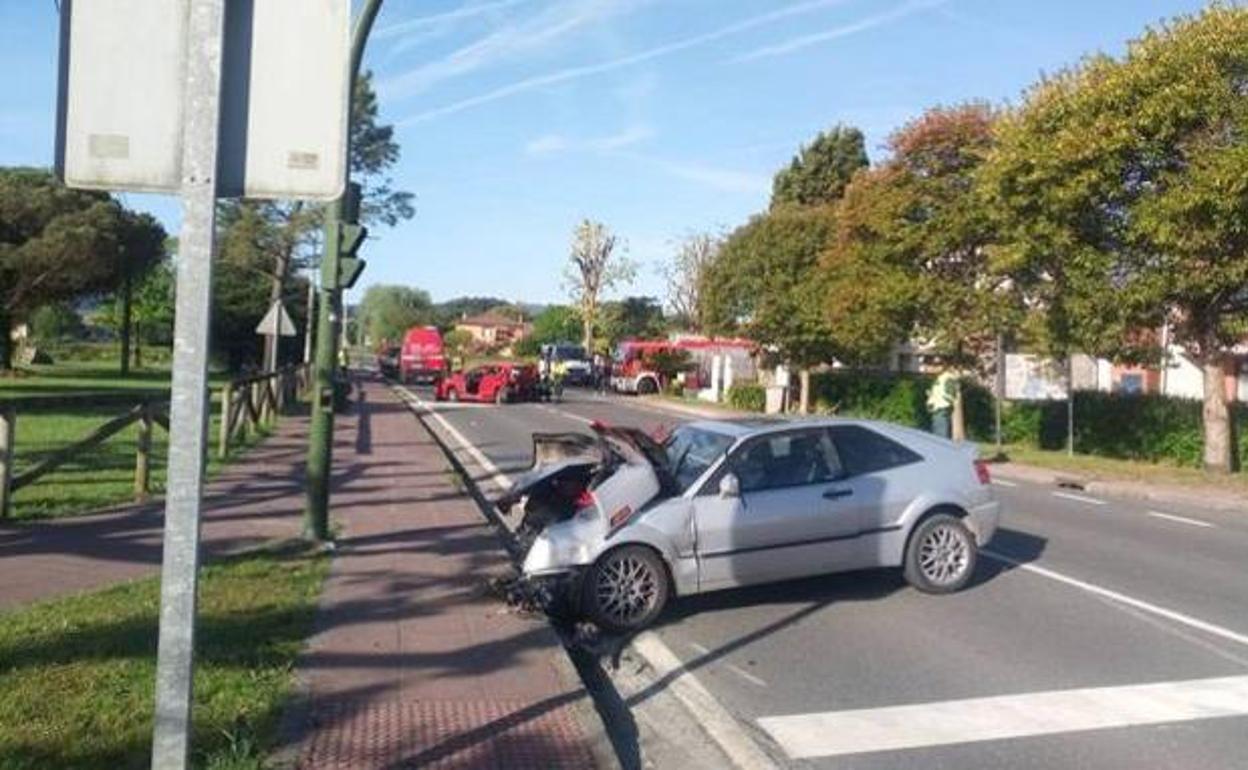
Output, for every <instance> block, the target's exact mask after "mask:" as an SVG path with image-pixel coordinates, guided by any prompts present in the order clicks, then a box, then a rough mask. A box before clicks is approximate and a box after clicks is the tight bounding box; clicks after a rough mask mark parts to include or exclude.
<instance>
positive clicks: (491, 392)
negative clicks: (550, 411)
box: [434, 364, 539, 404]
mask: <svg viewBox="0 0 1248 770" xmlns="http://www.w3.org/2000/svg"><path fill="white" fill-rule="evenodd" d="M538 382H539V378H538V375H537V367H536V366H534V365H533V364H485V365H484V366H478V367H476V368H474V369H469V370H468V371H466V372H463V371H460V372H455V373H453V374H450V375H447V376H446V377H443V378H442V379H440V380H438V383H437V388H436V390H435V391H434V397H435V398H437V400H439V401H493V402H494V403H496V404H505V403H507V402H508V401H533V400H535V399H537V397H538V392H539V391H538Z"/></svg>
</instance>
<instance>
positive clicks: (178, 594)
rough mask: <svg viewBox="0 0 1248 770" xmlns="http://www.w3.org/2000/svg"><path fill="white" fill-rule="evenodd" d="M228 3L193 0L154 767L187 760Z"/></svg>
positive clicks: (174, 769) (171, 768)
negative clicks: (218, 149)
mask: <svg viewBox="0 0 1248 770" xmlns="http://www.w3.org/2000/svg"><path fill="white" fill-rule="evenodd" d="M225 3H226V0H190V16H189V19H188V27H187V46H188V52H187V62H186V75H185V77H186V91H185V102H184V124H183V148H182V201H183V217H182V232H181V234H180V239H179V258H178V275H177V299H176V315H175V322H174V323H175V326H174V341H173V349H174V358H173V383H172V394H171V404H170V416H169V463H168V483H167V485H166V487H167V490H168V491H167V493H166V498H165V534H164V558H163V560H162V563H161V577H160V642H159V647H158V651H157V659H156V712H155V724H154V728H153V733H152V768H153V770H184V768H186V767H187V763H188V761H189V749H190V735H191V684H192V672H193V666H194V643H195V587H196V577H197V575H196V573H197V569H198V566H199V509H200V500H201V497H202V494H203V481H204V451H205V446H206V444H205V441H206V439H207V427H208V412H207V409H208V397H209V396H208V330H209V322H210V314H211V297H212V256H213V248H214V244H215V232H214V231H215V227H216V202H217V143H218V131H219V125H220V102H221V60H222V50H223V40H224V26H225Z"/></svg>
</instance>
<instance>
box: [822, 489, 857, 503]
mask: <svg viewBox="0 0 1248 770" xmlns="http://www.w3.org/2000/svg"><path fill="white" fill-rule="evenodd" d="M853 493H854V490H853V489H852V488H850V487H832V488H831V489H829V490H827V491H825V492H824V493H823V498H824V499H825V500H837V499H839V498H842V497H849V496H850V495H852V494H853Z"/></svg>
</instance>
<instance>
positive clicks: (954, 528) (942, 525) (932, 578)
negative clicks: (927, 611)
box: [905, 513, 978, 594]
mask: <svg viewBox="0 0 1248 770" xmlns="http://www.w3.org/2000/svg"><path fill="white" fill-rule="evenodd" d="M977 556H978V553H977V551H976V549H975V537H974V535H972V534H971V531H970V530H969V529H967V528H966V524H965V523H963V521H962V519H960V518H959V517H958V516H956V515H953V514H951V513H937V514H935V515H932V516H929V517H928V518H926V519H924V520H923V521H922V522H920V523H919V525H918V527H916V528H915V530H914V533H913V535H911V537H910V544H909V547H908V548H907V552H906V561H905V573H906V580H907V581H908V582H909V583H910V584H911V585H913V586H914V587H915V588H917V589H919V590H920V591H924V592H926V593H933V594H946V593H952V592H954V591H957V590H959V589H960V588H962V587H963V586H965V585H966V584H967V583H968V582H969V581H970V579H971V576H972V575H973V574H974V572H975V562H976V560H977Z"/></svg>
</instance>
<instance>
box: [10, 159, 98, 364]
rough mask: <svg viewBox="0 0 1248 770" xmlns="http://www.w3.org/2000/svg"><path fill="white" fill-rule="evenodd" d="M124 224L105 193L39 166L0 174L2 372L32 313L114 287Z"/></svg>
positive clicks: (11, 356) (11, 361)
mask: <svg viewBox="0 0 1248 770" xmlns="http://www.w3.org/2000/svg"><path fill="white" fill-rule="evenodd" d="M121 219H122V208H121V206H119V205H118V204H117V202H116V201H114V200H113V199H112V198H110V197H109V196H108V195H105V194H103V193H93V192H82V191H79V190H70V189H68V188H66V187H65V186H63V185H61V184H60V183H59V182H57V181H56V179H55V178H54V177H53V176H52V174H51V173H49V172H47V171H44V170H42V169H31V168H6V169H0V370H7V369H9V368H11V367H12V363H13V351H12V344H11V333H12V328H13V326H14V325H15V324H16V323H18V322H19V321H21V320H23V319H24V318H25V317H26V316H27V315H28V314H29V313H30V312H32V311H33V310H34V309H35V308H37V307H39V306H40V305H45V304H48V303H51V302H57V301H61V300H67V299H73V298H75V297H77V296H80V295H82V294H86V293H92V292H98V291H102V290H104V289H107V288H108V287H109V286H110V285H111V284H112V283H113V281H114V280H115V277H116V255H117V253H118V247H119V244H120V242H121V233H120V229H121Z"/></svg>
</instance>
